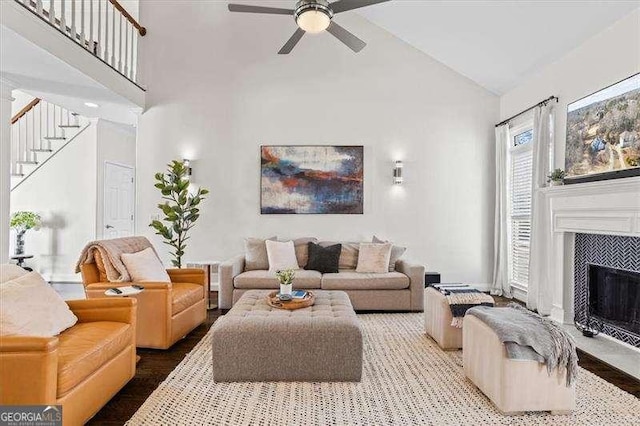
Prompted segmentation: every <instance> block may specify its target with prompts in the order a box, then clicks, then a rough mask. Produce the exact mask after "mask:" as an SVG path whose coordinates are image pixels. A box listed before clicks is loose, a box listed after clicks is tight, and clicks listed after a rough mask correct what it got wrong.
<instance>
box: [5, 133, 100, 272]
mask: <svg viewBox="0 0 640 426" xmlns="http://www.w3.org/2000/svg"><path fill="white" fill-rule="evenodd" d="M96 140H97V138H96V126H95V125H94V124H92V125H90V126H89V127H88V128H87V129H86V130H85V131H84V132H83V133H81V134H80V135H78V137H76V138H75V139H74V140H73V141H71V143H69V145H67V146H66V147H65V148H63V149H62V150H60V151H59V152H57V153H56V154H55V157H54V158H52V159H51V160H50V161H49V162H47V163H46V164H44V165H43V166H42V167H41V168H40V169H38V170H37V171H36V172H35V173H33V174H32V175H31V176H29V177H28V178H27V179H26V180H25V181H24V182H22V183H21V184H20V185H19V186H18V187H17V188H16V189H14V190H13V191H12V192H11V212H12V213H13V212H16V211H21V210H28V211H34V212H36V213H39V214H40V215H41V216H42V219H43V227H42V228H41V229H40V230H39V231H33V230H31V231H28V232H27V234H26V238H25V252H26V253H27V254H34V255H35V258H34V259H31V260H29V261H28V262H27V263H28V264H29V265H30V266H33V267H34V270H37V271H39V272H40V273H42V274H43V275H44V276H45V277H46V278H47V279H49V280H53V281H79V280H80V277H79V275H78V276H76V275H75V272H74V269H75V263H76V261H77V260H78V256H79V255H80V251H81V250H82V248H83V247H84V245H85V244H86V243H87V242H88V241H92V240H94V239H95V229H96V176H97V174H96V162H95V158H96V149H97V145H96ZM14 244H15V234H14V233H13V232H12V234H11V253H13V245H14Z"/></svg>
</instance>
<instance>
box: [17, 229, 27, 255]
mask: <svg viewBox="0 0 640 426" xmlns="http://www.w3.org/2000/svg"><path fill="white" fill-rule="evenodd" d="M24 234H25V231H18V232H17V233H16V250H15V255H16V256H20V255H23V254H24Z"/></svg>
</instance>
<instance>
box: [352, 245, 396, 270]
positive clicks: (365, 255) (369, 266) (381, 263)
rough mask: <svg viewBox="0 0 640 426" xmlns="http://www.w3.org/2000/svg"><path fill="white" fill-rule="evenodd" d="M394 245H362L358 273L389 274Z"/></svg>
mask: <svg viewBox="0 0 640 426" xmlns="http://www.w3.org/2000/svg"><path fill="white" fill-rule="evenodd" d="M392 247H393V244H391V243H385V244H375V243H360V251H359V253H358V266H357V267H356V272H362V273H367V272H368V273H374V274H383V273H385V272H389V258H391V248H392Z"/></svg>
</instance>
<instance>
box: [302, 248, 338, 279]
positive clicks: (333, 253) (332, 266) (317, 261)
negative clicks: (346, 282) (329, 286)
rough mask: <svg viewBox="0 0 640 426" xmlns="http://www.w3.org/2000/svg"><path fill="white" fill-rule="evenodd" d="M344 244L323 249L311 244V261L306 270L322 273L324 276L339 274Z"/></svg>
mask: <svg viewBox="0 0 640 426" xmlns="http://www.w3.org/2000/svg"><path fill="white" fill-rule="evenodd" d="M341 251H342V244H335V245H332V246H329V247H322V246H321V245H319V244H316V243H312V242H309V261H308V262H307V265H306V266H305V267H304V269H308V270H313V271H318V272H322V273H323V274H328V273H336V272H338V265H339V263H340V252H341Z"/></svg>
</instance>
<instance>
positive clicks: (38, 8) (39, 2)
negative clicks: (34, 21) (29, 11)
mask: <svg viewBox="0 0 640 426" xmlns="http://www.w3.org/2000/svg"><path fill="white" fill-rule="evenodd" d="M36 11H37V12H38V15H40V16H42V0H36Z"/></svg>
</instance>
